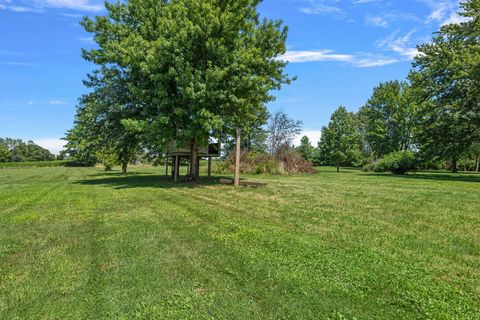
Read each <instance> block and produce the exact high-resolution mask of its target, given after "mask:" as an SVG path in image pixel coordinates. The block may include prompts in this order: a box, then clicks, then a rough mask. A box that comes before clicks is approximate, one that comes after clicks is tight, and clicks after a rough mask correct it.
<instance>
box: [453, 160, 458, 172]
mask: <svg viewBox="0 0 480 320" xmlns="http://www.w3.org/2000/svg"><path fill="white" fill-rule="evenodd" d="M452 172H453V173H457V172H458V167H457V157H453V158H452Z"/></svg>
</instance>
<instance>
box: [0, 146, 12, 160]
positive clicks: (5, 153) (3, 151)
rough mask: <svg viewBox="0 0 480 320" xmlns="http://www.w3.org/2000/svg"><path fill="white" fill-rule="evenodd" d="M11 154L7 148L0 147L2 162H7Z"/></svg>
mask: <svg viewBox="0 0 480 320" xmlns="http://www.w3.org/2000/svg"><path fill="white" fill-rule="evenodd" d="M9 153H10V152H9V151H8V148H7V147H6V146H3V145H0V162H7V161H8V154H9Z"/></svg>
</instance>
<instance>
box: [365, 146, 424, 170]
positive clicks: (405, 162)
mask: <svg viewBox="0 0 480 320" xmlns="http://www.w3.org/2000/svg"><path fill="white" fill-rule="evenodd" d="M417 169H418V161H417V159H416V158H415V155H414V154H413V152H411V151H399V152H393V153H390V154H387V155H386V156H385V157H383V159H381V160H378V161H376V162H373V163H370V164H367V165H366V166H364V167H363V170H364V171H370V172H392V173H394V174H405V173H407V172H415V171H417Z"/></svg>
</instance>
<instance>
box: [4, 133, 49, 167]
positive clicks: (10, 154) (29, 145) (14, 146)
mask: <svg viewBox="0 0 480 320" xmlns="http://www.w3.org/2000/svg"><path fill="white" fill-rule="evenodd" d="M2 159H3V162H26V161H51V160H55V156H54V155H53V154H52V153H51V152H50V151H48V150H47V149H45V148H42V147H40V146H39V145H37V144H35V143H34V142H33V141H26V142H25V141H23V140H21V139H11V138H5V139H1V138H0V162H2Z"/></svg>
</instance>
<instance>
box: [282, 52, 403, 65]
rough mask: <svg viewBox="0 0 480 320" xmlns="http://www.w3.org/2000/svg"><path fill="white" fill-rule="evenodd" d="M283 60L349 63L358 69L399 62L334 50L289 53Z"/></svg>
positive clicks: (392, 59)
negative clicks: (340, 52) (335, 51)
mask: <svg viewBox="0 0 480 320" xmlns="http://www.w3.org/2000/svg"><path fill="white" fill-rule="evenodd" d="M281 59H282V60H285V61H288V62H290V63H305V62H321V61H338V62H344V63H348V64H350V65H353V66H355V67H358V68H370V67H380V66H385V65H388V64H392V63H395V62H398V60H397V59H395V58H390V57H385V56H381V55H374V54H369V53H356V54H339V53H334V52H333V51H332V50H325V49H324V50H304V51H288V52H287V53H286V54H285V55H284V56H282V57H281Z"/></svg>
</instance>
